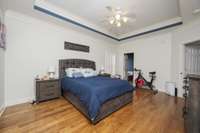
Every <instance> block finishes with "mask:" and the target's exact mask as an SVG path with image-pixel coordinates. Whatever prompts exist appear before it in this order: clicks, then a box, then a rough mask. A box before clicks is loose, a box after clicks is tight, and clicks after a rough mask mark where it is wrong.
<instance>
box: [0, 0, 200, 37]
mask: <svg viewBox="0 0 200 133" xmlns="http://www.w3.org/2000/svg"><path fill="white" fill-rule="evenodd" d="M38 1H39V3H40V2H44V3H51V5H54V6H55V7H58V8H60V9H62V11H66V12H68V13H63V14H62V13H61V12H56V10H54V9H53V8H45V9H48V10H50V11H53V12H54V13H56V14H62V15H64V16H63V17H67V18H71V19H72V20H74V21H76V22H79V23H81V24H83V25H86V26H88V27H90V28H92V29H95V30H96V31H99V32H101V33H104V34H107V35H109V36H113V37H114V38H117V39H121V38H124V37H125V38H126V37H128V36H132V35H135V34H139V33H142V32H145V30H146V31H148V30H152V29H156V28H159V27H163V26H167V25H170V24H173V23H174V22H177V20H180V19H172V18H176V17H179V16H180V17H181V19H182V21H183V24H185V23H187V22H190V21H193V20H195V19H199V18H200V13H197V14H194V13H193V12H194V10H196V9H197V10H199V9H200V5H199V4H200V2H199V1H200V0H151V1H149V0H0V7H1V8H2V9H3V11H5V12H6V11H7V10H12V11H16V12H20V13H22V14H26V15H29V16H32V17H34V18H38V19H41V20H44V21H48V22H49V23H55V24H58V25H61V26H63V27H67V26H72V25H71V24H70V23H67V22H66V21H62V20H59V19H58V18H54V17H49V15H47V14H44V13H41V12H38V11H37V10H35V9H34V8H33V6H34V5H38V6H43V7H45V6H44V5H40V4H37V2H38ZM106 6H113V7H118V6H120V7H121V8H122V9H123V10H127V11H129V12H133V13H135V14H136V15H137V21H136V22H135V23H132V24H130V25H128V27H122V28H120V29H117V30H113V31H112V33H111V32H110V31H108V30H109V28H110V26H107V25H106V26H105V25H103V24H102V23H101V21H102V18H104V17H105V16H107V15H108V13H109V12H107V11H106V9H105V7H106ZM57 11H59V10H57ZM74 16H76V17H74ZM171 19H172V20H176V21H171ZM72 28H77V26H75V25H74V26H72ZM77 30H84V29H83V28H77ZM116 32H117V33H118V34H119V36H116ZM94 35H95V34H94Z"/></svg>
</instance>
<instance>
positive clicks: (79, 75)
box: [72, 72, 84, 78]
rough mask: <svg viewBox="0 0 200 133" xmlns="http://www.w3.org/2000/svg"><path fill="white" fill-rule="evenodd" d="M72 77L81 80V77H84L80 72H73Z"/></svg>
mask: <svg viewBox="0 0 200 133" xmlns="http://www.w3.org/2000/svg"><path fill="white" fill-rule="evenodd" d="M72 77H73V78H81V77H84V76H83V74H82V73H81V72H73V73H72Z"/></svg>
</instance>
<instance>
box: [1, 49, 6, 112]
mask: <svg viewBox="0 0 200 133" xmlns="http://www.w3.org/2000/svg"><path fill="white" fill-rule="evenodd" d="M4 65H5V52H4V50H3V49H2V48H0V112H1V111H2V109H3V108H4V106H5V104H4V103H5V100H4V99H5V97H4V95H5V93H4Z"/></svg>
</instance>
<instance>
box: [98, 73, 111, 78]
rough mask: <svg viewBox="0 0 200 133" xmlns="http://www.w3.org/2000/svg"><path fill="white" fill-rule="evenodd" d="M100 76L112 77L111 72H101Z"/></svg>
mask: <svg viewBox="0 0 200 133" xmlns="http://www.w3.org/2000/svg"><path fill="white" fill-rule="evenodd" d="M98 76H103V77H111V74H109V73H103V74H99V75H98Z"/></svg>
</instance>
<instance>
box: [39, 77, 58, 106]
mask: <svg viewBox="0 0 200 133" xmlns="http://www.w3.org/2000/svg"><path fill="white" fill-rule="evenodd" d="M60 96H61V88H60V80H59V79H49V80H36V103H39V102H41V101H46V100H50V99H54V98H59V97H60Z"/></svg>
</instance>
